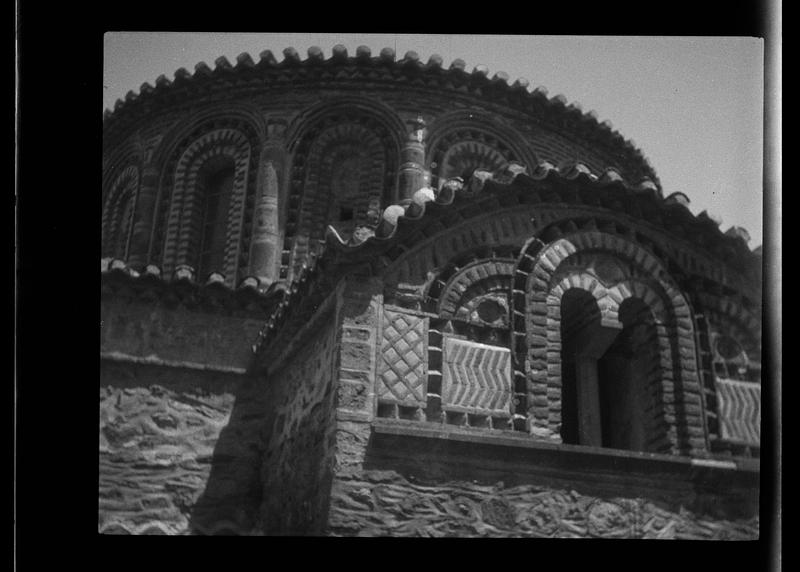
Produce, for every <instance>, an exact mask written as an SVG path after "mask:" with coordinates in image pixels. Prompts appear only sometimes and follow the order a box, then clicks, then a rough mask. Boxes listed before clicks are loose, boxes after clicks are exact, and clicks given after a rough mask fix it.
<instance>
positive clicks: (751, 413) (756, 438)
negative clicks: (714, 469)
mask: <svg viewBox="0 0 800 572" xmlns="http://www.w3.org/2000/svg"><path fill="white" fill-rule="evenodd" d="M717 406H718V412H719V427H720V438H722V439H725V440H728V441H735V442H738V443H743V444H747V445H754V446H756V447H758V446H759V445H760V444H761V386H760V385H758V384H755V383H750V382H747V381H736V380H733V379H717Z"/></svg>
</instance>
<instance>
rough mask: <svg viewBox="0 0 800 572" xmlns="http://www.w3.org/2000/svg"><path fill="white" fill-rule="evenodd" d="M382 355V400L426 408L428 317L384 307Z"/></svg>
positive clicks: (380, 390) (379, 376)
mask: <svg viewBox="0 0 800 572" xmlns="http://www.w3.org/2000/svg"><path fill="white" fill-rule="evenodd" d="M383 321H384V323H383V335H382V339H381V347H380V356H379V358H378V391H377V394H378V399H379V400H380V401H381V402H384V403H397V404H400V405H411V406H419V407H424V406H425V401H426V394H427V379H426V375H427V363H426V357H427V351H428V350H427V344H428V341H427V340H428V319H427V318H423V317H420V316H414V315H411V314H406V313H402V312H395V311H392V310H384V313H383Z"/></svg>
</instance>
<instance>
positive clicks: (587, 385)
mask: <svg viewBox="0 0 800 572" xmlns="http://www.w3.org/2000/svg"><path fill="white" fill-rule="evenodd" d="M575 368H576V374H577V376H576V377H577V381H578V383H577V385H578V435H579V437H578V442H579V443H580V444H581V445H587V446H590V447H602V446H603V440H602V427H601V420H600V380H599V378H598V375H597V359H596V358H593V357H591V356H585V355H582V356H577V359H576V360H575Z"/></svg>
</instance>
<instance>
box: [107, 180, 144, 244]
mask: <svg viewBox="0 0 800 572" xmlns="http://www.w3.org/2000/svg"><path fill="white" fill-rule="evenodd" d="M138 191H139V169H137V168H136V167H134V166H133V165H131V166H128V167H127V168H126V169H125V170H123V171H122V173H120V175H119V176H118V177H117V178H116V180H115V181H114V184H113V185H112V186H111V191H110V192H109V193H108V198H107V199H106V204H105V206H104V208H103V219H102V237H103V238H102V240H103V256H111V257H114V258H119V259H125V258H126V257H127V253H128V239H129V237H130V233H131V228H132V226H133V219H134V211H135V208H136V199H137V195H138Z"/></svg>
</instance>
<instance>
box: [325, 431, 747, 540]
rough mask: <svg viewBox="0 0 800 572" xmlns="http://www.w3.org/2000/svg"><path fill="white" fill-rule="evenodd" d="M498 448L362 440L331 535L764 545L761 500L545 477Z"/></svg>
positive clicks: (562, 471)
mask: <svg viewBox="0 0 800 572" xmlns="http://www.w3.org/2000/svg"><path fill="white" fill-rule="evenodd" d="M396 423H402V422H396ZM405 423H406V424H407V423H409V422H405ZM339 430H340V432H342V431H343V430H344V428H343V427H341V425H340V429H339ZM379 437H380V436H379ZM404 440H405V441H406V443H404V442H403V441H404ZM356 443H357V444H358V445H360V450H359V448H358V446H357V444H356ZM495 447H496V448H497V449H500V450H502V447H499V446H497V445H489V446H487V445H485V444H483V445H480V444H477V442H476V443H470V442H467V443H466V444H465V445H464V447H459V448H457V449H458V450H457V451H451V452H447V451H446V449H448V448H450V444H443V443H442V442H441V440H439V439H433V440H428V439H425V440H420V439H413V438H411V437H409V436H407V435H398V436H396V437H393V438H391V439H388V440H385V443H384V444H382V443H381V439H376V436H375V435H374V434H373V435H372V436H370V435H369V434H367V433H364V434H362V435H360V436H359V437H358V438H357V439H355V440H351V446H350V448H349V450H347V451H340V452H339V455H338V457H339V461H340V465H341V467H342V468H341V469H340V471H339V472H338V473H337V475H336V480H335V482H334V487H333V492H332V502H331V514H330V517H329V527H328V534H330V535H332V536H428V537H447V536H459V537H465V536H466V537H553V538H652V539H658V538H677V539H709V540H710V539H715V540H722V539H729V540H747V539H755V538H758V534H759V533H758V525H759V523H758V510H757V504H758V503H757V493H755V498H753V496H752V495H751V496H750V497H749V498H748V493H746V492H744V491H743V490H740V491H739V492H738V493H737V494H738V496H737V494H726V495H723V494H719V493H718V492H715V491H713V490H703V491H701V490H699V489H698V488H697V487H696V486H695V485H691V484H689V483H686V482H683V481H682V480H681V479H679V478H675V477H673V478H671V479H670V478H669V477H668V476H667V475H665V474H653V475H651V476H650V477H646V476H642V475H639V476H637V477H633V476H632V475H631V474H630V473H628V474H626V473H625V470H624V469H622V468H615V467H612V468H611V469H610V470H609V469H606V470H604V471H600V470H594V469H593V468H592V466H591V463H578V464H576V465H574V466H573V467H571V468H569V469H568V468H565V467H561V468H558V469H554V468H552V467H550V468H549V469H542V467H541V466H539V465H540V463H541V464H544V463H542V462H541V461H535V460H533V459H526V458H525V456H524V455H521V454H518V452H516V451H510V452H509V451H508V450H505V451H503V452H502V453H499V452H498V451H497V450H496V451H495V452H494V453H492V452H491V451H490V449H492V448H495ZM481 450H482V451H483V453H480V452H477V451H481Z"/></svg>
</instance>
